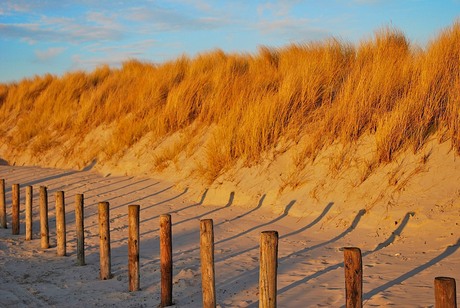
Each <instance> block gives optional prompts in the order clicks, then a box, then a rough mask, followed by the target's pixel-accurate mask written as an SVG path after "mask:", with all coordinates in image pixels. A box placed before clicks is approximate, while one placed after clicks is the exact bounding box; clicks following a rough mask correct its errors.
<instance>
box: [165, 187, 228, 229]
mask: <svg viewBox="0 0 460 308" xmlns="http://www.w3.org/2000/svg"><path fill="white" fill-rule="evenodd" d="M234 198H235V192H233V191H232V192H231V193H230V197H229V199H228V202H227V204H226V205H224V206H222V207H218V208H216V209H214V210H211V211H208V212H206V213H203V214H200V215H197V216H194V217H190V218H186V219H184V220H181V221H178V222H177V223H173V227H174V226H177V225H180V224H183V223H185V222H188V221H191V220H196V219H200V218H203V217H205V216H208V215H210V214H212V213H215V212H218V211H221V210H222V209H224V208H227V207H230V206H231V205H232V204H233V200H234Z"/></svg>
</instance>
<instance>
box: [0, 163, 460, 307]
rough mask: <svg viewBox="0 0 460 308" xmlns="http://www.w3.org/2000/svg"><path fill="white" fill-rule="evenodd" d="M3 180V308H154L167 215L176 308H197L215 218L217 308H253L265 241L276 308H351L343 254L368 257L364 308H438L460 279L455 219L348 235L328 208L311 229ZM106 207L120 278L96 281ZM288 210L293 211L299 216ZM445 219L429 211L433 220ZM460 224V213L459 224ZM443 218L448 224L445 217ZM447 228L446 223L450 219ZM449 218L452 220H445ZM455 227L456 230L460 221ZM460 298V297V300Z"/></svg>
mask: <svg viewBox="0 0 460 308" xmlns="http://www.w3.org/2000/svg"><path fill="white" fill-rule="evenodd" d="M0 178H4V179H5V180H6V203H7V209H8V223H9V226H8V227H9V228H8V229H1V230H0V237H1V241H0V265H1V267H0V268H1V269H0V273H1V275H0V277H1V278H0V294H1V296H0V297H1V306H2V307H46V306H54V307H63V306H66V307H82V306H88V307H105V306H110V307H152V306H157V305H158V304H159V303H160V268H159V234H158V232H159V215H161V214H165V213H170V214H171V215H172V222H173V227H172V228H173V262H174V269H173V301H174V303H175V306H176V307H200V306H201V305H202V298H201V273H200V256H199V221H200V219H204V218H212V219H213V221H214V234H215V271H216V293H217V302H218V306H219V307H257V306H258V273H259V236H260V232H261V231H265V230H276V231H278V232H279V260H278V262H279V264H278V306H279V307H341V306H343V305H344V304H345V301H344V297H345V294H344V293H345V290H344V268H343V247H347V246H356V247H359V248H361V250H362V254H363V265H364V266H363V272H364V275H363V277H364V291H363V292H364V294H363V297H364V305H365V306H367V307H382V306H397V307H433V306H434V288H433V280H434V278H435V277H437V276H449V277H454V278H455V279H456V280H457V281H459V279H460V276H459V274H460V251H459V249H458V248H459V247H460V233H459V231H458V230H459V226H458V216H456V217H455V213H457V212H455V211H458V209H457V210H456V209H455V208H452V209H449V208H444V209H442V210H440V211H444V212H448V214H449V216H445V219H444V220H437V221H436V220H433V221H425V222H424V223H421V222H420V217H419V214H418V213H416V212H411V211H408V212H407V213H406V214H404V215H401V216H400V217H397V219H395V221H394V228H392V229H390V228H388V229H381V230H379V228H376V227H374V228H372V225H373V223H374V222H373V221H371V219H372V216H369V215H368V213H366V211H365V210H364V209H360V208H359V207H357V208H356V209H354V212H353V213H354V215H353V217H351V219H350V221H349V222H347V223H337V221H336V220H334V219H331V213H333V212H334V207H337V205H336V204H335V203H334V202H332V201H331V202H330V203H326V204H324V205H323V206H322V207H320V208H318V211H312V212H311V213H309V215H307V216H306V217H302V218H296V217H292V216H290V215H289V209H290V205H289V204H288V205H287V206H286V207H285V210H284V211H283V212H282V213H273V212H272V211H268V210H267V208H265V207H264V206H263V203H264V196H261V197H260V199H259V202H258V203H254V204H248V205H247V207H241V206H238V207H236V206H232V201H233V198H234V194H232V193H231V194H229V195H228V196H226V198H222V201H221V202H220V203H219V204H214V206H210V205H209V206H208V205H206V206H205V205H203V204H205V202H204V201H205V199H206V191H204V192H203V193H202V194H201V200H198V202H196V201H191V200H190V199H189V198H188V197H189V195H190V192H189V189H187V188H186V189H182V188H181V189H178V188H176V187H175V186H174V185H173V184H171V183H168V182H166V181H163V180H161V181H160V180H156V179H149V178H140V177H127V176H105V177H104V176H101V175H100V174H97V173H96V172H94V171H91V170H88V171H72V170H59V169H45V168H39V167H15V166H0ZM14 183H19V184H21V213H20V214H21V226H20V227H21V233H20V235H11V225H10V224H11V221H10V210H11V185H12V184H14ZM27 185H31V186H33V187H34V199H33V215H34V222H33V223H34V224H33V228H34V229H33V231H34V232H33V237H34V239H33V240H31V241H25V237H24V228H25V227H24V219H25V218H24V217H25V216H24V215H25V214H24V202H23V200H24V189H25V186H27ZM39 186H47V187H48V195H49V211H50V213H49V219H50V236H51V244H52V247H51V248H50V249H46V250H42V249H41V248H40V239H39V234H40V232H39V214H38V213H39V209H38V188H39ZM60 190H62V191H64V192H65V201H66V219H67V256H66V257H58V256H57V255H56V245H55V241H56V239H55V238H56V237H55V234H56V232H55V230H56V229H55V209H54V194H55V192H56V191H60ZM77 193H81V194H84V196H85V238H86V262H87V265H86V266H78V265H76V240H75V219H74V196H75V194H77ZM101 201H108V202H109V203H110V230H111V248H112V272H113V275H114V277H113V278H112V279H110V280H106V281H101V280H99V238H98V222H97V204H98V202H101ZM129 204H139V205H140V206H141V213H140V221H141V225H140V233H141V242H140V287H141V290H140V291H138V292H128V269H127V264H128V250H127V237H128V228H127V227H128V225H127V223H128V219H127V212H128V205H129ZM291 206H292V205H291ZM435 210H439V208H438V209H436V208H435V209H433V211H435ZM457 214H458V213H457ZM441 216H442V215H440V217H441ZM442 217H443V216H442ZM447 217H450V218H449V219H447ZM456 220H457V223H455V221H456ZM458 292H459V290H458V289H457V296H458Z"/></svg>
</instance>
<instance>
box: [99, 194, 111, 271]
mask: <svg viewBox="0 0 460 308" xmlns="http://www.w3.org/2000/svg"><path fill="white" fill-rule="evenodd" d="M99 248H100V249H99V260H100V264H101V266H100V278H101V280H107V279H110V278H112V270H111V257H110V213H109V203H108V202H99Z"/></svg>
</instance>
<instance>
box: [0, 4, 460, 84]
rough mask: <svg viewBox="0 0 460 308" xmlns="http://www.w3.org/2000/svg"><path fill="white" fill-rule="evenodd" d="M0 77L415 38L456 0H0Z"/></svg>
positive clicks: (434, 30) (446, 19)
mask: <svg viewBox="0 0 460 308" xmlns="http://www.w3.org/2000/svg"><path fill="white" fill-rule="evenodd" d="M0 3H1V5H0V67H1V69H0V82H10V81H16V80H20V79H21V78H24V77H32V76H34V75H36V74H37V75H42V74H44V73H47V72H49V73H52V74H56V75H61V74H63V73H65V72H66V71H73V70H92V69H93V68H95V67H96V66H98V65H101V64H103V63H106V64H109V65H111V66H116V65H119V64H120V63H121V62H123V61H125V60H128V59H133V58H134V59H139V60H142V61H149V62H154V63H160V62H164V61H166V60H170V59H174V58H176V57H177V56H180V55H182V54H187V55H189V56H191V57H193V56H194V55H196V54H197V53H200V52H206V51H209V50H213V49H216V48H220V49H222V50H224V51H226V52H256V50H257V47H258V46H260V45H266V46H271V47H280V46H285V45H288V44H290V43H303V42H308V41H312V40H321V39H324V38H327V37H332V36H333V37H336V38H339V39H342V40H344V41H349V42H353V43H358V42H359V41H361V40H363V39H367V38H369V37H371V36H372V34H373V32H374V31H375V30H378V29H379V28H382V27H385V26H392V27H395V28H397V29H399V30H401V31H403V32H404V33H405V35H406V36H407V37H408V39H409V40H410V41H411V42H413V43H415V44H418V45H420V46H422V47H423V46H425V45H426V43H427V42H429V40H431V39H432V38H434V37H435V36H436V35H437V34H438V33H439V31H441V30H442V29H443V28H445V27H448V26H450V25H452V23H453V22H454V21H455V20H458V19H459V17H460V0H437V1H436V0H381V1H379V0H348V1H346V0H317V1H313V0H305V1H300V0H298V1H296V0H285V1H251V0H235V1H211V0H171V1H155V0H140V1H122V0H94V1H92V0H75V1H65V0H29V1H25V0H11V1H10V0H0Z"/></svg>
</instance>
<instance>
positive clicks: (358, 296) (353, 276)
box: [343, 247, 363, 308]
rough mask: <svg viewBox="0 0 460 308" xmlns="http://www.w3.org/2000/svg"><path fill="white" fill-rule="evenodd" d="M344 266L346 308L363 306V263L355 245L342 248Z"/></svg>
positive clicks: (359, 251)
mask: <svg viewBox="0 0 460 308" xmlns="http://www.w3.org/2000/svg"><path fill="white" fill-rule="evenodd" d="M343 255H344V268H345V298H346V305H345V307H347V308H357V307H359V308H361V307H362V306H363V300H362V298H363V264H362V258H361V250H360V249H359V248H357V247H345V248H344V249H343Z"/></svg>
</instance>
